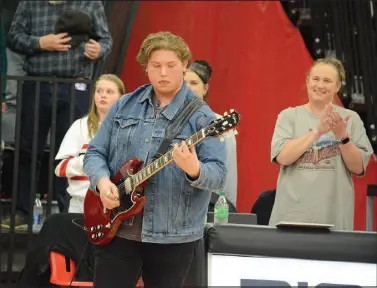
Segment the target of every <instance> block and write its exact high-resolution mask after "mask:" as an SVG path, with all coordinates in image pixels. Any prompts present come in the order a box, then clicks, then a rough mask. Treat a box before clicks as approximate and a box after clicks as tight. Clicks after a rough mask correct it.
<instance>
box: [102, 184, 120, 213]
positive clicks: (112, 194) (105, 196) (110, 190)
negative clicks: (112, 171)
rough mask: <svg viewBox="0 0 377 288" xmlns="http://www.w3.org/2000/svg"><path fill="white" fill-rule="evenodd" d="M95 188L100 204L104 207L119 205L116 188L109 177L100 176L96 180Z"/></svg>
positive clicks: (111, 207)
mask: <svg viewBox="0 0 377 288" xmlns="http://www.w3.org/2000/svg"><path fill="white" fill-rule="evenodd" d="M97 188H98V190H99V196H100V198H101V201H102V204H103V206H104V207H105V208H106V209H109V210H111V209H114V208H116V207H118V206H119V205H120V203H119V193H118V188H117V187H116V186H115V184H114V183H113V182H111V181H110V179H109V178H102V179H101V180H99V181H98V184H97Z"/></svg>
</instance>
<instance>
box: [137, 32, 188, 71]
mask: <svg viewBox="0 0 377 288" xmlns="http://www.w3.org/2000/svg"><path fill="white" fill-rule="evenodd" d="M158 50H168V51H173V52H175V53H176V54H177V56H178V58H179V59H180V60H181V62H184V61H186V60H187V61H188V64H190V63H191V51H190V49H189V47H188V45H187V43H186V42H185V40H183V38H181V37H179V36H177V35H174V34H173V33H171V32H157V33H152V34H149V35H148V36H147V38H145V39H144V41H143V43H142V44H141V47H140V50H139V53H138V54H137V57H136V59H137V61H138V62H139V63H140V64H141V65H142V66H146V65H147V64H148V60H149V58H150V57H151V55H152V53H153V52H154V51H158Z"/></svg>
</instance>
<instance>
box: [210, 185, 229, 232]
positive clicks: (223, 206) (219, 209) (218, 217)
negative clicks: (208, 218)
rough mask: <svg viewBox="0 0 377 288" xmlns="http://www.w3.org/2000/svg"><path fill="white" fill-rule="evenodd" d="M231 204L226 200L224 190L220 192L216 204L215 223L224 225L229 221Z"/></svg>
mask: <svg viewBox="0 0 377 288" xmlns="http://www.w3.org/2000/svg"><path fill="white" fill-rule="evenodd" d="M228 217H229V205H228V203H227V202H226V199H225V195H224V192H220V197H219V199H217V202H216V204H215V215H214V218H215V219H214V221H213V222H214V224H215V225H223V224H227V223H228Z"/></svg>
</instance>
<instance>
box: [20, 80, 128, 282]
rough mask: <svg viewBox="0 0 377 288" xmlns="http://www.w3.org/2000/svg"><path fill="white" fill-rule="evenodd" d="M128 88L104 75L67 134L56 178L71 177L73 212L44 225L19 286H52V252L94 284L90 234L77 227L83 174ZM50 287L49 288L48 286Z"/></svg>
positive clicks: (84, 183)
mask: <svg viewBox="0 0 377 288" xmlns="http://www.w3.org/2000/svg"><path fill="white" fill-rule="evenodd" d="M124 94H125V89H124V85H123V82H122V80H120V79H119V78H118V77H117V76H116V75H113V74H104V75H102V76H100V77H99V78H98V80H97V81H96V83H95V87H94V97H93V101H92V105H91V109H90V112H89V114H88V115H87V116H85V117H83V118H81V119H78V120H76V121H75V122H74V123H73V124H72V125H71V127H70V128H69V130H68V131H67V133H66V135H65V137H64V140H63V141H62V144H61V146H60V149H59V152H58V154H57V155H56V159H62V161H61V162H60V163H59V164H58V166H57V167H56V169H55V173H56V175H58V176H60V177H67V178H68V183H69V186H68V188H67V191H68V193H69V194H70V195H71V197H72V198H71V200H70V205H69V213H58V214H53V215H51V216H50V217H49V218H47V219H46V221H45V222H44V224H43V227H42V229H41V231H40V232H39V234H38V239H36V241H34V244H33V246H32V248H31V249H30V251H29V252H28V254H27V257H26V263H25V267H24V269H23V271H22V274H21V276H20V278H19V280H18V283H17V284H18V287H42V286H43V287H45V286H44V285H50V284H49V283H50V281H49V279H50V272H49V269H48V267H49V266H48V265H49V253H50V251H51V250H53V251H57V252H59V253H61V254H63V255H65V256H66V257H68V258H70V259H72V260H73V261H74V262H75V263H76V266H78V267H79V269H78V273H77V275H76V279H77V280H79V281H93V265H94V264H93V263H94V259H93V250H92V247H91V245H90V243H89V242H88V236H87V233H86V232H85V231H84V229H83V228H82V227H80V226H79V225H76V224H75V223H76V222H79V221H81V220H82V219H83V202H84V197H85V194H86V192H87V191H88V188H89V181H88V178H87V176H86V175H85V173H84V171H83V163H82V161H83V157H84V154H85V150H86V148H87V146H88V143H89V141H90V139H92V138H93V136H94V135H95V134H96V133H97V130H98V128H99V126H100V124H101V122H102V121H103V119H104V118H105V116H106V114H107V112H108V111H109V109H110V108H111V106H112V105H113V104H114V102H115V101H117V100H118V99H119V98H120V97H122V95H124ZM78 263H80V264H79V265H78ZM46 287H47V286H46Z"/></svg>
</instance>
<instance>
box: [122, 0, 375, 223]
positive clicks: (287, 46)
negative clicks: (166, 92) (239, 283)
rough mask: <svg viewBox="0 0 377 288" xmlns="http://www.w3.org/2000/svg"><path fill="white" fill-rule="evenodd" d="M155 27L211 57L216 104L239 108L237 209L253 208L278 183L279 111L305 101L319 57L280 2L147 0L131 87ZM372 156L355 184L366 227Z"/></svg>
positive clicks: (136, 36)
mask: <svg viewBox="0 0 377 288" xmlns="http://www.w3.org/2000/svg"><path fill="white" fill-rule="evenodd" d="M157 31H171V32H172V33H175V34H178V35H180V36H182V37H183V38H184V39H185V40H186V42H187V43H188V45H189V47H190V48H191V51H192V54H193V58H194V59H205V60H208V61H209V62H210V63H211V65H212V67H213V71H214V72H213V74H212V75H213V76H212V79H211V82H210V100H209V104H210V106H211V107H212V109H213V110H214V111H216V112H218V113H220V114H221V113H222V112H224V111H228V110H229V109H231V108H233V109H236V110H237V111H238V112H239V113H240V114H241V116H242V123H241V125H240V128H239V129H238V130H239V132H240V133H239V136H238V138H237V145H238V147H237V148H238V171H239V176H238V183H239V184H238V185H239V190H238V201H237V208H238V209H239V210H240V211H241V212H250V210H251V207H252V205H253V203H254V202H255V200H256V198H257V197H258V195H259V194H260V193H261V192H263V191H265V190H268V189H273V188H275V185H276V180H277V174H278V169H279V167H278V166H277V165H273V164H271V163H270V141H271V137H272V133H273V129H274V125H275V121H276V117H277V115H278V113H279V112H280V111H281V110H282V109H284V108H287V107H288V106H295V105H299V104H303V103H304V102H305V101H306V94H305V86H304V83H305V75H306V72H307V70H308V68H309V67H310V65H311V63H312V61H313V60H312V59H311V57H310V55H309V54H308V52H307V49H306V47H305V45H304V42H303V40H302V38H301V36H300V33H299V32H298V31H297V30H296V29H295V28H294V27H293V26H292V25H291V23H290V22H289V20H288V19H287V17H286V15H285V13H284V11H283V9H282V7H281V6H280V3H279V2H269V1H259V2H242V1H233V2H230V1H229V2H228V1H227V2H225V1H224V2H210V1H208V2H204V1H203V2H199V1H198V2H196V1H184V2H178V1H177V2H168V1H166V2H165V1H141V2H140V6H139V10H138V14H137V17H136V21H135V24H134V28H133V32H132V36H131V41H130V44H129V48H128V50H127V54H126V59H125V63H124V66H123V71H122V75H121V76H122V79H123V81H124V82H125V84H126V86H127V88H128V89H129V90H130V91H131V90H133V89H135V88H136V87H137V86H139V85H141V84H144V83H146V82H147V81H148V80H147V78H146V77H145V75H144V72H143V69H142V68H141V67H140V66H139V65H138V64H137V62H136V55H137V52H138V49H139V47H140V45H141V43H142V41H143V39H144V38H145V37H146V36H147V35H148V34H149V33H154V32H157ZM338 103H339V101H338ZM371 162H372V163H371V164H370V165H369V170H368V173H367V176H366V177H365V178H362V179H356V183H355V186H356V203H355V208H356V216H355V228H356V229H365V204H366V196H365V195H366V185H367V184H371V183H377V177H376V175H377V165H376V163H375V162H374V161H371Z"/></svg>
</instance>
